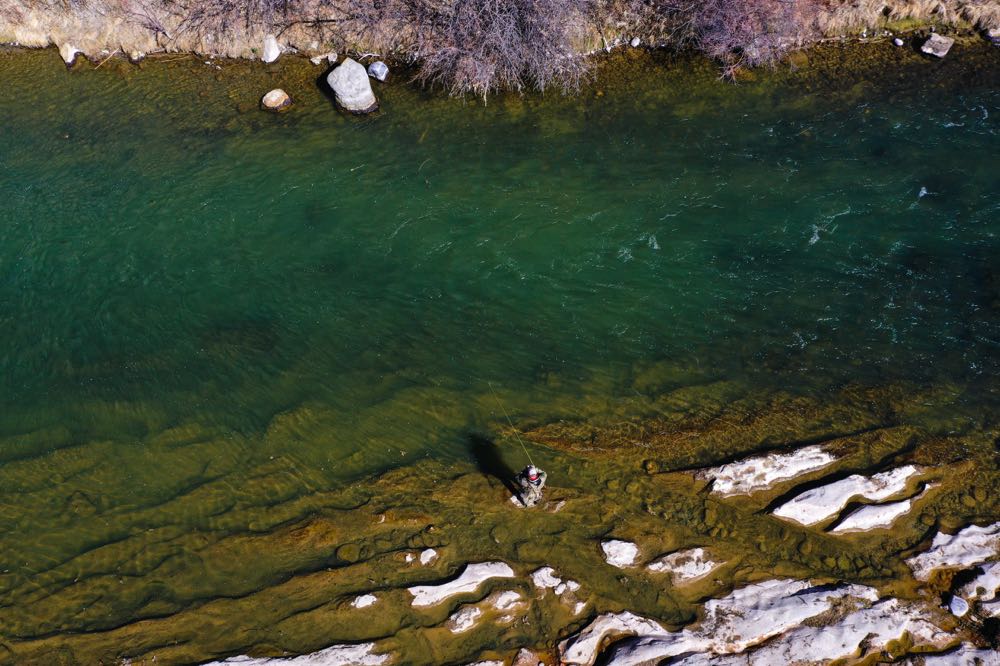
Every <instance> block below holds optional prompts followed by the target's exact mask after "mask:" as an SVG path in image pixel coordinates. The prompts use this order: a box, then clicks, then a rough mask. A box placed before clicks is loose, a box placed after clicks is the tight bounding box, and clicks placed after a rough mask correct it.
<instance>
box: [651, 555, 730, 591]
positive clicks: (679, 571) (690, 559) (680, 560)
mask: <svg viewBox="0 0 1000 666" xmlns="http://www.w3.org/2000/svg"><path fill="white" fill-rule="evenodd" d="M720 564H722V563H721V562H715V561H714V560H711V559H709V558H708V554H707V553H706V552H705V549H704V548H691V549H689V550H679V551H677V552H674V553H670V554H668V555H664V556H663V557H661V558H659V559H657V560H655V561H654V562H652V563H651V564H650V565H649V567H647V568H648V569H649V570H650V571H652V572H653V573H669V574H670V576H671V579H672V580H673V582H674V583H686V582H689V581H692V580H695V579H696V578H701V577H702V576H704V575H706V574H708V573H710V572H711V571H712V570H713V569H715V568H716V567H718V566H719V565H720Z"/></svg>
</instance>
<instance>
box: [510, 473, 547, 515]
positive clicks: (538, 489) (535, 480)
mask: <svg viewBox="0 0 1000 666" xmlns="http://www.w3.org/2000/svg"><path fill="white" fill-rule="evenodd" d="M545 476H546V474H545V472H543V471H542V470H540V469H538V468H537V467H535V466H534V465H528V466H527V467H525V468H524V469H523V470H521V473H520V474H518V475H517V479H516V480H517V488H518V491H519V494H520V495H521V503H522V504H523V505H524V506H526V507H531V506H535V505H536V504H538V503H539V502H540V501H541V499H542V488H544V487H545Z"/></svg>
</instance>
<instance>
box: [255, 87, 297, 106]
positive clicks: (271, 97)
mask: <svg viewBox="0 0 1000 666" xmlns="http://www.w3.org/2000/svg"><path fill="white" fill-rule="evenodd" d="M260 105H261V106H263V107H264V108H265V109H267V110H268V111H283V110H285V109H287V108H288V107H290V106H291V105H292V98H291V97H289V96H288V93H286V92H285V91H284V90H282V89H281V88H275V89H274V90H272V91H271V92H269V93H267V94H266V95H264V97H263V98H262V99H261V100H260Z"/></svg>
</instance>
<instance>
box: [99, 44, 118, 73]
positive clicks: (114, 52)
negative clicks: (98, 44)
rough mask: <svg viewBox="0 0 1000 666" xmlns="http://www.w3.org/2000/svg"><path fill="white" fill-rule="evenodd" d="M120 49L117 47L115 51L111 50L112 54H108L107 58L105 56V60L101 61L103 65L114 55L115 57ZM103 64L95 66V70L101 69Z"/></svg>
mask: <svg viewBox="0 0 1000 666" xmlns="http://www.w3.org/2000/svg"><path fill="white" fill-rule="evenodd" d="M119 50H120V49H115V50H114V51H112V52H111V55H109V56H108V57H107V58H105V59H104V60H102V61H101V65H103V64H104V63H106V62H107V61H109V60H111V59H112V58H113V57H115V54H116V53H118V51H119ZM101 65H98V66H97V67H95V68H94V70H95V71H96V70H98V69H100V68H101Z"/></svg>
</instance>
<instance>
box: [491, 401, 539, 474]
mask: <svg viewBox="0 0 1000 666" xmlns="http://www.w3.org/2000/svg"><path fill="white" fill-rule="evenodd" d="M486 385H487V386H489V387H490V392H491V393H493V399H494V400H496V401H497V407H499V408H500V411H501V412H503V415H504V416H506V417H507V423H509V424H510V428H511V430H513V431H514V437H517V443H518V444H520V445H521V448H522V449H524V455H526V456H528V462H529V463H531V466H532V467H534V466H535V461H534V460H532V459H531V454H530V453H528V447H526V446H525V445H524V442H522V441H521V435H519V434H518V432H517V428H515V427H514V422H513V421H511V420H510V415H509V414H507V410H506V409H504V408H503V403H502V402H500V396H498V395H497V392H496V391H494V390H493V384H492V383H491V382H486Z"/></svg>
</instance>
